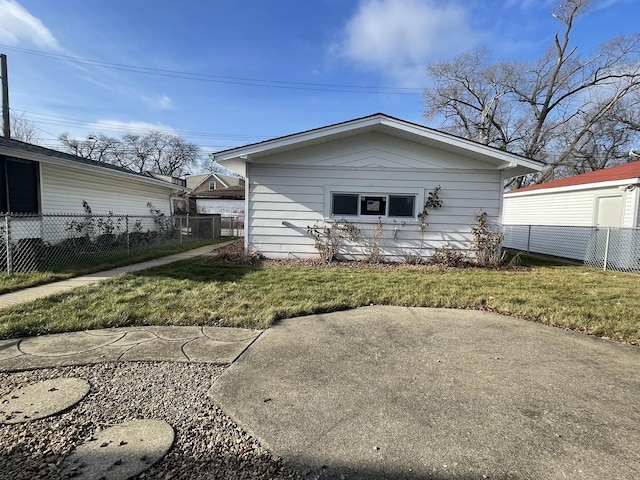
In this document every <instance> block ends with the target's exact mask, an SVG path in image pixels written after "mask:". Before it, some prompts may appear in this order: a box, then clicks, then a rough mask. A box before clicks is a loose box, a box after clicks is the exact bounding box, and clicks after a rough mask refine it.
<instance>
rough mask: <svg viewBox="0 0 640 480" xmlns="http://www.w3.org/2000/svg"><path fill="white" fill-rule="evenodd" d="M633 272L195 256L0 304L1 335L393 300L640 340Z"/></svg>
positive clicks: (247, 323) (262, 316) (251, 320)
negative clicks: (240, 261)
mask: <svg viewBox="0 0 640 480" xmlns="http://www.w3.org/2000/svg"><path fill="white" fill-rule="evenodd" d="M638 287H640V277H639V276H637V275H632V274H624V273H619V272H603V271H600V270H594V269H587V268H582V267H576V266H567V265H557V264H554V263H551V264H550V263H549V262H541V264H540V265H535V266H532V267H530V268H529V269H526V270H524V269H523V270H511V271H493V270H480V269H461V270H456V269H453V270H439V269H433V268H425V267H407V266H404V267H399V268H384V269H380V268H359V267H353V266H352V267H344V266H342V267H340V266H339V267H334V268H328V267H314V266H305V265H292V264H274V263H265V264H262V265H236V264H229V263H221V262H218V263H216V262H213V261H212V260H211V259H202V258H200V259H193V260H186V261H182V262H178V263H173V264H170V265H167V266H163V267H158V268H155V269H152V270H147V271H143V272H139V273H136V274H127V275H124V276H121V277H118V278H115V279H112V280H109V281H107V282H104V283H101V284H100V286H99V287H98V286H90V287H85V288H82V289H78V290H74V291H72V292H69V293H65V294H60V295H57V296H54V297H49V298H46V299H41V300H38V301H36V302H32V303H29V304H25V305H21V306H18V307H15V308H11V309H6V310H2V311H0V338H9V337H15V336H25V335H37V334H45V333H55V332H63V331H73V330H81V329H86V328H88V329H91V328H104V327H116V326H129V325H148V324H153V325H227V326H242V327H252V328H265V327H268V326H269V325H271V324H272V323H273V322H275V321H277V320H278V319H282V318H287V317H294V316H300V315H307V314H313V313H321V312H331V311H337V310H344V309H350V308H355V307H358V306H362V305H370V304H378V305H399V306H413V307H444V308H464V309H479V310H487V311H493V312H498V313H502V314H506V315H513V316H517V317H521V318H525V319H528V320H532V321H536V322H541V323H545V324H548V325H554V326H557V327H560V328H564V329H571V330H576V331H579V332H583V333H588V334H592V335H598V336H602V337H608V338H612V339H616V340H619V341H624V342H629V343H633V344H640V296H638V295H637V293H636V292H637V291H638Z"/></svg>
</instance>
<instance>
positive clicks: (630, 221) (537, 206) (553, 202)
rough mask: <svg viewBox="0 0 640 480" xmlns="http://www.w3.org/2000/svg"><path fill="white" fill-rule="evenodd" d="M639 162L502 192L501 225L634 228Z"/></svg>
mask: <svg viewBox="0 0 640 480" xmlns="http://www.w3.org/2000/svg"><path fill="white" fill-rule="evenodd" d="M639 186H640V161H635V162H632V163H628V164H626V165H619V166H617V167H612V168H607V169H604V170H596V171H593V172H588V173H583V174H582V175H576V176H573V177H568V178H561V179H559V180H553V181H551V182H547V183H541V184H539V185H532V186H530V187H525V188H520V189H518V190H514V191H512V192H509V193H505V195H504V214H503V223H504V224H505V225H565V226H583V227H584V226H602V227H637V226H638V225H639V224H640V223H639V222H640V209H639V205H640V201H639V200H640V188H638V187H639Z"/></svg>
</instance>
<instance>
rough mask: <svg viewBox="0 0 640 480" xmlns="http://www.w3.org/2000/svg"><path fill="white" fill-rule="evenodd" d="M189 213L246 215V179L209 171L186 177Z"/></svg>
mask: <svg viewBox="0 0 640 480" xmlns="http://www.w3.org/2000/svg"><path fill="white" fill-rule="evenodd" d="M186 180H187V187H189V188H191V191H190V192H189V193H188V194H187V199H188V202H189V207H188V210H189V214H191V215H210V214H215V213H219V214H222V215H223V216H244V179H243V178H240V177H233V176H230V175H221V174H218V173H209V174H205V175H191V176H187V177H186Z"/></svg>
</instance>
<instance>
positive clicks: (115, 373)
mask: <svg viewBox="0 0 640 480" xmlns="http://www.w3.org/2000/svg"><path fill="white" fill-rule="evenodd" d="M225 368H226V367H224V366H216V365H203V364H192V363H167V362H132V363H105V364H98V365H89V366H81V367H58V368H48V369H42V370H33V371H25V372H15V373H0V397H1V396H3V395H6V394H8V393H10V392H11V391H12V390H15V389H16V388H18V387H21V386H25V385H28V384H30V383H34V382H38V381H42V380H48V379H51V378H56V377H60V376H64V377H78V378H83V379H85V380H87V381H88V382H89V383H90V384H91V390H90V392H89V394H88V395H87V396H86V397H85V398H84V400H82V401H81V402H80V403H79V404H77V405H75V406H74V407H73V408H71V409H70V410H68V411H66V412H64V413H61V414H59V415H54V416H52V417H48V418H44V419H41V420H36V421H33V422H28V423H20V424H15V425H3V426H2V428H1V429H0V478H3V479H4V478H6V479H11V480H21V479H25V480H26V479H32V478H46V479H62V478H65V477H63V476H62V473H61V465H62V463H63V460H64V459H65V458H66V457H67V456H68V455H70V454H71V453H72V452H73V450H74V449H75V448H76V447H77V446H78V445H80V444H82V443H83V442H85V441H86V440H88V439H89V438H91V437H92V435H93V434H94V433H95V432H96V430H97V429H98V428H106V427H109V426H112V425H117V424H121V423H123V422H126V421H131V420H135V419H143V418H149V419H157V420H164V421H166V422H167V423H169V424H170V425H171V426H172V427H173V428H174V430H175V433H176V439H175V443H174V445H173V447H172V448H171V450H169V453H168V454H167V455H166V456H165V457H164V458H163V459H161V460H160V461H159V462H158V463H156V464H155V465H153V466H152V467H151V468H150V469H149V470H147V471H146V472H144V473H141V474H140V475H138V476H136V477H134V478H136V479H151V478H153V479H214V478H215V479H255V478H275V479H300V478H302V477H301V476H300V475H299V474H298V473H297V472H296V471H294V470H292V469H291V468H289V467H288V466H286V465H285V464H284V462H283V461H282V459H280V458H277V457H274V456H273V455H272V454H271V453H269V452H268V451H267V450H266V449H265V448H263V447H262V446H260V444H259V443H258V441H257V440H256V439H255V438H252V437H251V436H250V435H248V434H247V433H246V432H245V431H243V430H242V429H241V428H239V427H238V426H237V425H236V424H235V423H234V422H233V421H232V420H231V419H230V418H229V417H227V416H226V415H225V414H224V412H223V411H222V410H220V409H219V408H218V407H217V406H215V405H213V403H212V402H211V400H209V399H208V398H207V390H208V389H209V388H210V387H211V385H212V384H213V382H214V381H215V380H216V379H217V378H218V377H219V376H220V375H221V374H222V372H223V371H224V370H225Z"/></svg>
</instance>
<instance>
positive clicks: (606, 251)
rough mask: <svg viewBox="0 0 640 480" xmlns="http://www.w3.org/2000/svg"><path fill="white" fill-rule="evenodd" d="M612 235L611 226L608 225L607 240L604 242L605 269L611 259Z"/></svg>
mask: <svg viewBox="0 0 640 480" xmlns="http://www.w3.org/2000/svg"><path fill="white" fill-rule="evenodd" d="M610 235H611V227H607V240H606V241H605V243H604V265H603V266H602V269H603V270H606V269H607V263H608V261H609V236H610Z"/></svg>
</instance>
